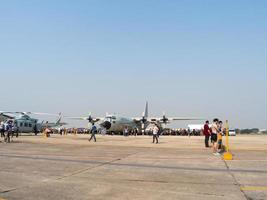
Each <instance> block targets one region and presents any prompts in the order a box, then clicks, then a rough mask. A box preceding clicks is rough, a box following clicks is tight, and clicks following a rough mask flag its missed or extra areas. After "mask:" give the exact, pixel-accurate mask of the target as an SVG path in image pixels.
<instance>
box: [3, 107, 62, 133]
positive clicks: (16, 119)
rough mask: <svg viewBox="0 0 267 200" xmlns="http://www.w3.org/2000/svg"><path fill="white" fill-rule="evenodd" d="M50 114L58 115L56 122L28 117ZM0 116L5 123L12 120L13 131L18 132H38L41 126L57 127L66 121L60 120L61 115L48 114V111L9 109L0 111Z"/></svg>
mask: <svg viewBox="0 0 267 200" xmlns="http://www.w3.org/2000/svg"><path fill="white" fill-rule="evenodd" d="M32 114H33V115H50V116H58V119H57V121H56V122H52V123H51V122H48V121H47V122H44V121H42V122H41V123H40V122H38V121H39V120H38V119H35V118H32V117H30V115H32ZM0 116H2V118H3V119H4V123H5V124H7V123H9V122H12V124H13V125H14V127H15V131H16V132H18V133H36V134H37V133H38V132H40V131H41V130H42V129H43V128H58V127H60V126H64V125H66V123H64V122H61V119H62V115H61V113H59V114H50V113H36V112H10V111H0Z"/></svg>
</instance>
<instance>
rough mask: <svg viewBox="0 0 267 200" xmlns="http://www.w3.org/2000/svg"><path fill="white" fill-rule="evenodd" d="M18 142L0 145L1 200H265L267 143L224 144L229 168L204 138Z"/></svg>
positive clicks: (254, 139) (238, 140)
mask: <svg viewBox="0 0 267 200" xmlns="http://www.w3.org/2000/svg"><path fill="white" fill-rule="evenodd" d="M87 138H88V135H76V136H74V135H68V136H59V135H52V136H51V137H50V138H44V137H42V136H21V137H19V138H15V139H14V142H13V143H11V144H4V143H0V160H1V162H0V200H3V199H7V200H13V199H14V200H16V199H19V200H23V199H25V200H26V199H27V200H37V199H40V200H41V199H75V200H76V199H77V200H84V199H94V200H95V199H121V200H125V199H142V200H143V199H146V200H150V199H160V200H161V199H164V200H166V199H183V200H184V199H203V200H204V199H205V200H206V199H216V200H220V199H231V200H235V199H253V200H254V199H267V136H236V137H230V144H231V149H232V153H233V154H234V160H233V161H223V160H222V159H221V157H218V156H214V155H212V153H211V149H206V148H204V141H203V140H204V138H203V137H190V138H189V137H176V136H163V137H160V143H159V144H152V143H151V142H152V138H151V137H149V136H138V137H134V136H130V137H122V136H99V135H98V136H97V140H98V141H97V142H96V143H94V142H91V143H89V142H88V140H87Z"/></svg>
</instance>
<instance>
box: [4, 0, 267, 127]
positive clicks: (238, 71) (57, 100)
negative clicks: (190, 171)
mask: <svg viewBox="0 0 267 200" xmlns="http://www.w3.org/2000/svg"><path fill="white" fill-rule="evenodd" d="M266 9H267V2H266V1H252V0H251V1H245V0H242V1H241V0H240V1H238V0H237V1H213V0H209V1H204V0H203V1H193V0H184V1H172V0H169V1H163V0H162V1H156V0H154V1H152V0H151V1H149V0H147V1H141V0H140V1H139V0H135V1H125V0H124V1H122V0H120V1H119V0H118V1H116V0H114V1H110V0H106V1H104V0H102V1H101V0H94V1H93V0H92V1H90V0H84V1H82V0H80V1H79V0H78V1H63V0H57V1H52V0H48V1H40V0H28V1H18V0H17V1H16V0H6V1H5V0H3V1H1V2H0V28H1V29H0V73H1V82H2V83H1V85H2V88H1V93H2V94H1V96H0V97H1V98H0V110H31V111H39V112H41V111H42V112H60V111H61V112H63V113H65V114H67V115H80V114H86V113H88V112H89V111H92V112H93V113H95V115H104V114H105V113H106V112H107V111H108V112H110V113H112V112H117V113H120V114H124V115H129V116H138V115H140V114H141V113H142V111H143V107H144V104H145V101H146V100H148V101H149V103H150V114H151V115H154V116H155V115H161V113H162V111H166V113H167V114H168V115H176V116H201V117H204V118H208V119H212V118H213V117H217V116H218V117H220V118H221V119H224V120H225V119H229V120H230V123H231V126H232V127H241V128H247V127H259V128H267V124H266V121H267V117H266V113H267V101H266V97H267V92H266V88H267V78H266V75H267V67H266V64H267V59H266V58H267V38H266V35H267V12H266ZM182 125H183V126H184V124H176V126H182Z"/></svg>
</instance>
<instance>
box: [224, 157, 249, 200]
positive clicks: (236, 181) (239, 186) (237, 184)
mask: <svg viewBox="0 0 267 200" xmlns="http://www.w3.org/2000/svg"><path fill="white" fill-rule="evenodd" d="M223 162H224V164H225V166H226V169H227V172H228V173H229V174H230V175H231V177H232V178H233V180H234V185H236V186H238V188H239V190H240V192H241V193H242V194H243V195H244V197H245V198H246V199H247V200H251V199H250V198H249V197H248V196H247V195H246V193H245V192H244V191H243V190H242V189H241V187H242V185H241V184H240V183H239V182H238V180H237V179H236V177H235V175H234V173H233V172H232V170H231V169H230V167H229V166H228V164H227V162H226V161H225V160H223Z"/></svg>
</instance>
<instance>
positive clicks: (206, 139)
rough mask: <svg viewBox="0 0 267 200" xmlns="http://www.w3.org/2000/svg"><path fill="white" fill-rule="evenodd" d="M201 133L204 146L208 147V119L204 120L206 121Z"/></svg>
mask: <svg viewBox="0 0 267 200" xmlns="http://www.w3.org/2000/svg"><path fill="white" fill-rule="evenodd" d="M203 134H204V135H205V146H206V148H209V139H210V127H209V121H206V123H205V125H204V131H203Z"/></svg>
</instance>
